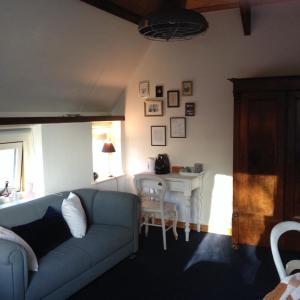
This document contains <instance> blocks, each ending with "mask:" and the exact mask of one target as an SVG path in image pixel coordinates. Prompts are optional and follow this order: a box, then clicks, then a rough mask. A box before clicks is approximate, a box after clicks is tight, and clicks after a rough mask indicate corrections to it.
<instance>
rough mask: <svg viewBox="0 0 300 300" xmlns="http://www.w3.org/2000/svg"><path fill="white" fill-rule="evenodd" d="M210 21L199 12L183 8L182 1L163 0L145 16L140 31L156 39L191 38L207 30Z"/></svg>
mask: <svg viewBox="0 0 300 300" xmlns="http://www.w3.org/2000/svg"><path fill="white" fill-rule="evenodd" d="M207 28H208V22H207V21H206V19H205V18H204V17H203V16H202V15H201V14H199V13H197V12H195V11H193V10H188V9H185V8H182V7H181V5H180V1H176V0H162V4H161V7H160V9H159V10H158V11H155V12H153V13H151V14H149V15H147V16H145V17H144V18H143V19H142V20H141V21H140V23H139V27H138V30H139V32H140V33H141V34H142V35H143V36H144V37H145V38H147V39H150V40H154V41H182V40H189V39H191V38H192V37H194V36H195V35H197V34H200V33H202V32H204V31H206V30H207Z"/></svg>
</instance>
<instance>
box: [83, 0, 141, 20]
mask: <svg viewBox="0 0 300 300" xmlns="http://www.w3.org/2000/svg"><path fill="white" fill-rule="evenodd" d="M80 1H82V2H85V3H87V4H90V5H92V6H94V7H97V8H99V9H102V10H104V11H106V12H108V13H111V14H113V15H115V16H117V17H120V18H122V19H125V20H127V21H129V22H131V23H134V24H138V23H139V21H140V19H141V17H140V16H139V15H136V14H134V13H133V12H131V11H129V10H126V9H125V8H122V7H120V6H119V5H117V4H115V3H113V2H110V1H107V0H80Z"/></svg>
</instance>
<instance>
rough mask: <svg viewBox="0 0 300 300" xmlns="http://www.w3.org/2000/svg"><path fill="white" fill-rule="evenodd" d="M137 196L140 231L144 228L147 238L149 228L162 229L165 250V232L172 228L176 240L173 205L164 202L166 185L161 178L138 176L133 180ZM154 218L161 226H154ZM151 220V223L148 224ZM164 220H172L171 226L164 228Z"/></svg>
mask: <svg viewBox="0 0 300 300" xmlns="http://www.w3.org/2000/svg"><path fill="white" fill-rule="evenodd" d="M134 182H135V187H136V190H137V193H138V196H139V197H140V198H141V200H142V204H141V223H140V231H141V228H142V227H143V226H145V235H146V236H148V230H149V226H156V227H161V228H162V236H163V247H164V250H167V242H166V232H167V231H168V230H169V229H171V228H173V234H174V237H175V239H176V240H177V238H178V234H177V230H176V226H177V220H178V214H177V209H176V205H175V204H174V203H170V202H165V201H164V198H165V194H166V190H167V183H166V181H165V180H164V179H163V178H160V177H159V176H156V175H152V174H138V175H136V176H135V178H134ZM154 218H159V219H160V220H161V224H155V222H154ZM149 219H151V223H150V222H149ZM165 219H169V220H172V221H173V222H172V225H171V226H169V227H168V228H166V225H165Z"/></svg>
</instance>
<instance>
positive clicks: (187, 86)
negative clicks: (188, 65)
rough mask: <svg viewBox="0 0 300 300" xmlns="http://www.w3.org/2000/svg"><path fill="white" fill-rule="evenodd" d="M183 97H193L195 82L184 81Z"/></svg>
mask: <svg viewBox="0 0 300 300" xmlns="http://www.w3.org/2000/svg"><path fill="white" fill-rule="evenodd" d="M182 96H193V81H191V80H187V81H182Z"/></svg>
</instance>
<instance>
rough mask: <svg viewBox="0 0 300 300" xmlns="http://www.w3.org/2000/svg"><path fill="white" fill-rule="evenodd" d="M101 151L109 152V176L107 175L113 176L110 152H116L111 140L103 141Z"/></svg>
mask: <svg viewBox="0 0 300 300" xmlns="http://www.w3.org/2000/svg"><path fill="white" fill-rule="evenodd" d="M102 152H104V153H108V154H109V176H108V177H113V175H112V172H111V154H112V153H113V152H116V150H115V147H114V145H113V143H112V142H106V143H104V144H103V148H102Z"/></svg>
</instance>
